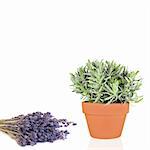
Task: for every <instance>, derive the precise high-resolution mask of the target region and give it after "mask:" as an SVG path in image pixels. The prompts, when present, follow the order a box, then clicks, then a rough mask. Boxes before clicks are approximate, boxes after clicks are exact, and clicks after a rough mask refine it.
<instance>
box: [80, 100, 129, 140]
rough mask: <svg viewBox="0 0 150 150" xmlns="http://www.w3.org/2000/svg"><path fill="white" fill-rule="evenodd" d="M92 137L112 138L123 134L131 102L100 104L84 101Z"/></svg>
mask: <svg viewBox="0 0 150 150" xmlns="http://www.w3.org/2000/svg"><path fill="white" fill-rule="evenodd" d="M82 110H83V113H84V114H85V117H86V121H87V125H88V129H89V132H90V135H91V137H93V138H98V139H112V138H117V137H120V136H121V133H122V130H123V126H124V122H125V119H126V114H127V113H128V111H129V103H124V104H121V103H116V104H115V103H114V104H109V105H107V104H99V103H90V102H82Z"/></svg>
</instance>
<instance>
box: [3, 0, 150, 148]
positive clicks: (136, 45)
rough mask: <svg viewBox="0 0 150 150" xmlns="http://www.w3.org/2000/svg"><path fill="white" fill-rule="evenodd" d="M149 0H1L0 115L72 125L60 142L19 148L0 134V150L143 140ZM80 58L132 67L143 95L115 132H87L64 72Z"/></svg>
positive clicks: (146, 135) (148, 126)
mask: <svg viewBox="0 0 150 150" xmlns="http://www.w3.org/2000/svg"><path fill="white" fill-rule="evenodd" d="M149 48H150V5H149V1H148V0H140V1H139V0H125V1H123V0H98V1H96V0H91V1H89V0H85V1H84V0H75V1H73V0H55V1H52V0H51V1H50V0H49V1H46V0H44V1H39V0H26V1H23V0H18V1H16V0H14V1H12V0H11V1H7V0H5V1H3V0H1V1H0V118H10V117H12V116H15V115H18V114H22V113H23V114H26V113H29V112H34V111H42V112H46V111H50V112H52V113H53V114H54V115H55V116H56V117H57V118H67V119H69V120H73V121H75V122H77V123H78V126H76V127H72V128H71V129H70V130H71V134H70V135H69V136H68V139H67V140H65V141H57V142H55V143H53V144H51V143H46V144H38V145H36V146H34V147H30V146H29V147H25V148H22V147H19V146H18V145H17V144H16V143H15V141H13V140H11V139H10V138H9V137H8V136H7V135H5V134H2V133H0V147H1V148H0V149H15V150H21V149H25V150H28V149H33V150H41V149H45V150H48V149H65V150H70V149H72V150H77V149H78V150H133V149H136V150H141V149H149V148H150V147H149V144H148V142H149V139H150V118H149V113H150V110H149V108H150V106H149V105H150V98H149V90H150V89H149V83H150V79H149V77H150V65H149V64H150V60H149ZM87 59H92V60H94V59H99V60H100V59H108V60H113V59H114V60H116V61H117V62H119V63H122V64H124V65H127V66H128V67H129V68H130V69H139V70H140V72H141V76H142V78H143V82H144V85H143V88H142V90H141V93H142V94H143V95H144V101H143V102H141V103H139V104H137V105H133V106H131V107H130V113H129V114H128V117H127V120H126V123H125V127H124V130H123V134H122V137H121V138H119V139H114V140H96V139H92V138H90V136H89V133H88V129H87V126H86V122H85V118H84V115H83V114H82V110H81V100H80V95H77V94H75V93H72V92H71V87H70V86H69V85H70V84H71V82H70V79H69V73H70V72H73V71H75V70H76V68H77V67H79V66H80V65H83V64H85V62H86V61H87Z"/></svg>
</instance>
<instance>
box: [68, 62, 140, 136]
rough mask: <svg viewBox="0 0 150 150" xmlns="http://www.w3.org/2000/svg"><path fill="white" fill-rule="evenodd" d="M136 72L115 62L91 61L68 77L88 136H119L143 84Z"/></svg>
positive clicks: (138, 97)
mask: <svg viewBox="0 0 150 150" xmlns="http://www.w3.org/2000/svg"><path fill="white" fill-rule="evenodd" d="M138 73H139V71H129V70H128V69H127V67H125V66H123V65H121V64H117V63H115V62H114V61H104V60H102V61H98V60H96V61H90V60H88V62H87V63H86V65H85V66H82V67H80V68H78V69H77V71H76V72H75V73H73V74H72V73H71V81H72V83H73V84H72V87H73V92H76V93H80V94H81V95H82V99H83V102H82V110H83V113H85V117H86V120H87V124H88V128H89V132H90V135H91V136H92V137H94V138H100V139H110V138H116V137H119V136H121V133H122V129H123V125H124V122H125V118H126V115H127V113H128V111H129V104H130V103H131V102H135V103H137V102H139V101H141V100H142V96H138V95H137V91H138V90H139V89H140V87H141V85H142V82H141V78H139V77H138Z"/></svg>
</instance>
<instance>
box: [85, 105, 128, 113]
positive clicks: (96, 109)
mask: <svg viewBox="0 0 150 150" xmlns="http://www.w3.org/2000/svg"><path fill="white" fill-rule="evenodd" d="M82 111H83V113H85V114H91V115H92V114H93V115H102V114H103V115H113V114H114V115H116V114H126V113H128V112H129V103H112V104H100V103H90V102H82Z"/></svg>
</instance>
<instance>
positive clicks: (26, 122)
mask: <svg viewBox="0 0 150 150" xmlns="http://www.w3.org/2000/svg"><path fill="white" fill-rule="evenodd" d="M69 125H76V123H73V122H68V121H67V120H66V119H56V118H55V117H53V116H52V115H51V113H50V112H47V113H41V112H35V113H32V114H28V115H19V116H17V117H14V118H11V119H5V120H0V131H2V132H4V133H6V134H8V135H9V136H10V137H11V138H13V139H15V140H16V141H17V143H18V144H19V145H20V146H26V145H32V146H33V145H35V144H37V143H38V142H54V141H56V140H64V139H66V138H67V135H68V134H69V132H68V130H66V129H64V128H66V127H68V126H69Z"/></svg>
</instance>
